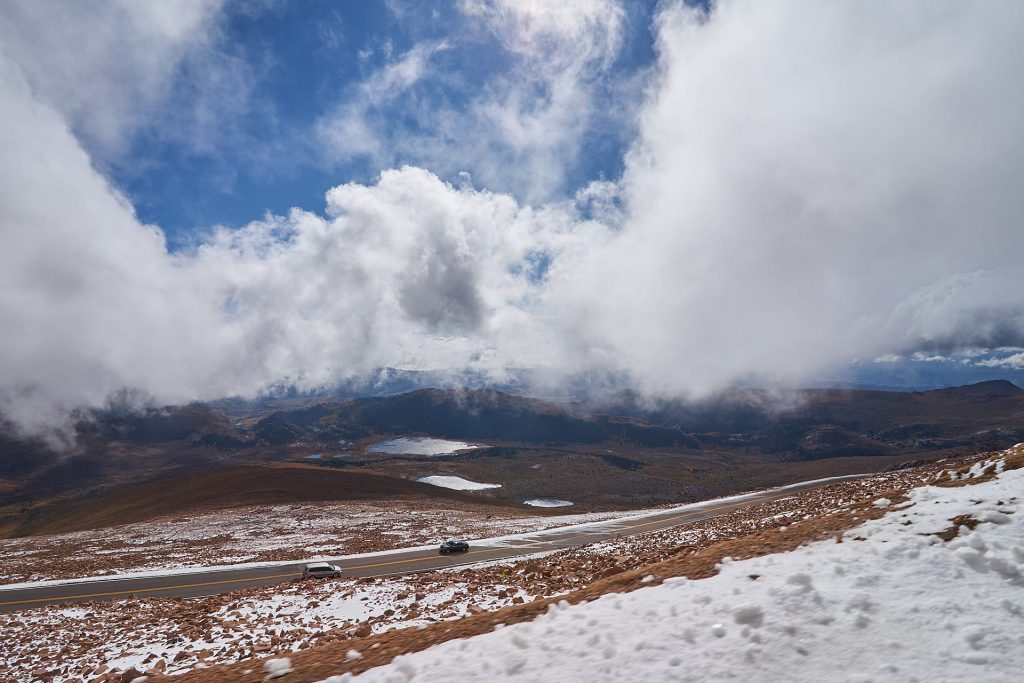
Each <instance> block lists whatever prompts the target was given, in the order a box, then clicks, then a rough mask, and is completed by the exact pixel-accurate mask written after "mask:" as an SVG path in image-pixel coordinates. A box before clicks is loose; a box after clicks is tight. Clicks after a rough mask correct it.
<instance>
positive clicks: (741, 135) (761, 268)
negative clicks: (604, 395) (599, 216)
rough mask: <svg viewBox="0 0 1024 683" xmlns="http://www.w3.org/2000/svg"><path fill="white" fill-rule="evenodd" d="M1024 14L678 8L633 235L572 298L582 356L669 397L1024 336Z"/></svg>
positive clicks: (634, 174)
mask: <svg viewBox="0 0 1024 683" xmlns="http://www.w3.org/2000/svg"><path fill="white" fill-rule="evenodd" d="M1022 15H1024V6H1021V5H1020V4H1018V3H985V4H982V5H963V4H955V3H932V2H903V3H898V4H895V5H874V6H872V8H871V10H870V11H866V10H865V9H864V7H863V6H862V5H859V4H857V3H851V2H831V3H810V4H807V3H804V4H794V3H789V2H781V1H780V2H775V1H770V0H768V1H763V2H746V1H743V0H737V1H733V2H721V3H718V4H716V6H715V10H714V12H713V13H712V14H711V15H710V17H705V16H704V15H702V14H701V12H700V11H699V10H696V9H690V8H686V7H684V6H682V5H680V4H678V3H672V4H668V5H666V6H665V7H664V8H663V11H662V12H661V13H660V15H659V18H658V21H657V32H658V50H659V76H658V79H657V83H656V84H655V85H654V86H653V87H652V89H651V92H650V96H649V98H648V100H647V102H646V103H645V104H644V106H643V109H642V115H641V119H640V131H641V135H640V140H639V141H638V143H637V144H636V145H635V146H634V148H633V149H632V150H631V152H630V154H629V156H628V159H627V162H628V163H627V170H626V174H625V177H624V179H623V183H622V184H623V193H624V196H625V197H626V200H627V212H628V216H629V217H628V219H627V221H626V224H625V226H624V228H623V230H622V232H621V236H620V237H619V238H617V239H615V240H614V241H613V242H612V243H610V244H609V245H608V247H607V248H606V249H600V250H596V251H595V252H594V253H593V254H592V255H591V256H590V258H589V259H588V260H587V261H586V263H584V264H583V265H582V266H581V267H579V268H572V269H559V271H558V275H559V277H560V280H559V281H558V282H557V283H556V284H553V287H554V288H555V289H556V291H557V292H558V295H559V296H560V297H562V300H563V306H564V316H565V317H566V318H570V317H573V318H575V321H576V329H577V330H578V333H579V335H578V338H579V339H580V342H579V346H580V347H581V349H582V350H584V351H586V352H588V353H590V354H592V356H593V358H594V362H598V363H603V362H615V363H618V364H619V365H620V366H621V367H622V368H624V369H627V370H629V371H630V372H632V373H633V375H634V376H635V377H636V378H637V380H638V381H639V382H640V383H641V384H642V385H643V386H645V387H648V388H649V389H651V390H660V391H665V392H678V391H695V392H702V391H710V390H713V389H715V388H717V387H721V386H722V385H723V384H724V383H729V382H732V381H736V380H739V379H743V378H748V377H750V376H752V375H753V376H760V377H763V378H769V379H770V378H779V379H784V380H789V381H800V380H801V379H805V378H807V377H809V376H811V375H813V374H814V373H816V372H819V371H820V370H822V369H823V368H827V367H829V366H834V365H837V364H840V363H842V362H843V361H844V360H846V359H849V358H854V357H875V356H878V355H881V354H884V353H890V352H896V351H901V350H903V349H908V347H909V350H912V349H913V348H915V345H916V348H921V346H920V344H921V343H922V341H927V340H936V341H942V342H944V343H947V342H948V343H961V344H969V345H973V346H987V345H992V344H993V342H994V341H995V343H1000V342H998V341H996V340H994V339H991V337H999V336H1000V335H1001V334H1003V333H1007V334H1009V335H1014V334H1015V335H1017V338H1018V339H1019V338H1020V336H1021V335H1022V333H1024V319H1022V318H1021V312H1022V310H1024V300H1022V295H1021V292H1022V291H1024V290H1022V288H1021V283H1022V282H1024V277H1022V271H1021V269H1020V266H1019V262H1020V257H1019V255H1020V254H1021V253H1024V231H1022V230H1020V229H1019V219H1020V215H1021V208H1022V207H1021V203H1020V193H1019V191H1018V189H1016V188H1017V186H1019V181H1020V179H1021V178H1024V154H1022V152H1024V149H1022V147H1024V133H1022V124H1021V122H1022V121H1024V115H1022V114H1024V91H1022V90H1021V89H1020V88H1017V87H1016V85H1015V84H1016V82H1017V81H1018V80H1019V77H1018V74H1017V70H1016V66H1015V65H1016V64H1017V62H1018V61H1019V59H1018V57H1019V40H1018V39H1017V37H1016V36H1017V33H1018V31H1019V30H1020V28H1021V27H1022V26H1024V16H1022ZM1000 321H1001V323H1000ZM986 337H989V339H986ZM1002 343H1006V342H1002Z"/></svg>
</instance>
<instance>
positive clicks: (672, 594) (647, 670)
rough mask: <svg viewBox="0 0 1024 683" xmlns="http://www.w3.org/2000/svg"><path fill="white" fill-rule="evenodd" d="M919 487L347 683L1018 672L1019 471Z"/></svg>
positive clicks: (1008, 677) (996, 681)
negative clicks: (876, 515)
mask: <svg viewBox="0 0 1024 683" xmlns="http://www.w3.org/2000/svg"><path fill="white" fill-rule="evenodd" d="M1002 469H1003V465H1002V463H1001V462H1000V461H999V459H994V460H993V461H991V462H990V464H989V465H982V466H981V467H978V468H975V470H976V471H975V470H971V471H970V472H969V473H968V478H977V477H980V476H982V475H984V474H985V473H986V472H992V473H995V472H998V473H999V474H998V475H997V476H996V477H995V478H993V479H990V480H988V481H984V482H982V483H978V484H974V485H968V486H963V487H954V488H947V487H939V486H925V487H921V488H918V489H915V490H913V491H912V492H911V493H910V495H909V500H908V501H906V502H904V503H901V504H893V503H892V502H891V501H887V500H886V501H882V500H879V501H878V508H880V509H887V510H888V514H886V515H885V516H884V517H883V518H881V519H877V520H874V521H869V522H866V523H865V524H863V525H862V526H859V527H856V528H854V529H852V530H850V531H849V532H847V533H846V534H845V535H844V536H843V537H842V539H841V542H836V541H835V540H830V541H821V542H817V543H813V544H810V545H807V546H804V547H802V548H800V549H798V550H795V551H792V552H789V553H784V554H775V555H766V556H762V557H758V558H754V559H750V560H744V561H739V562H725V563H723V565H722V567H721V571H720V572H719V574H718V575H716V576H714V577H712V578H708V579H703V580H699V581H690V580H686V579H682V578H680V579H669V580H667V581H666V582H665V583H664V584H662V585H658V586H653V587H651V588H645V589H640V590H636V591H634V592H631V593H627V594H611V595H606V596H604V597H601V598H599V599H597V600H595V601H593V602H590V603H584V604H579V605H574V606H570V605H568V604H567V603H563V604H561V605H558V606H553V607H552V608H551V610H550V611H549V612H548V613H547V614H545V615H544V616H543V617H541V618H539V619H537V620H535V621H533V622H528V623H522V624H517V625H513V626H509V627H507V628H503V629H500V630H497V631H494V632H492V633H488V634H485V635H480V636H475V637H473V638H470V639H464V640H455V641H449V642H446V643H443V644H441V645H437V646H435V647H432V648H430V649H427V650H424V651H421V652H416V653H412V654H408V655H404V656H401V657H399V658H397V659H396V660H395V661H393V662H392V663H391V664H388V665H385V666H381V667H377V668H374V669H370V670H369V671H367V672H365V673H363V674H362V675H360V676H357V677H355V678H354V679H353V678H352V677H351V676H350V675H349V674H345V675H342V676H336V677H331V678H329V679H327V680H328V682H329V683H342V682H343V681H349V680H352V681H354V683H373V682H376V681H380V682H382V683H383V682H385V681H387V682H388V683H402V682H406V681H421V680H422V681H431V680H448V681H474V680H488V681H499V682H500V681H529V680H555V681H615V682H619V681H723V680H744V681H808V682H814V683H818V682H820V681H844V682H845V683H867V682H868V681H922V682H924V681H927V682H928V683H935V682H937V681H986V682H987V683H1002V682H1006V683H1010V682H1011V681H1020V680H1022V674H1021V672H1022V671H1024V515H1021V514H1019V510H1020V508H1021V503H1022V498H1024V469H1016V470H1009V471H1005V472H1004V471H1002Z"/></svg>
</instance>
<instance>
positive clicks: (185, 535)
mask: <svg viewBox="0 0 1024 683" xmlns="http://www.w3.org/2000/svg"><path fill="white" fill-rule="evenodd" d="M629 514H636V512H635V511H634V512H632V513H630V512H611V513H589V514H582V515H559V516H552V517H532V516H529V517H528V516H522V517H516V516H511V515H508V516H501V515H499V514H495V513H494V509H493V508H483V507H481V508H480V509H479V510H472V509H466V510H452V509H450V508H445V507H441V506H437V505H436V504H435V506H434V507H429V505H428V504H427V503H425V502H419V503H409V502H394V501H391V502H385V503H379V504H375V503H319V504H295V505H275V506H259V507H256V506H253V507H247V508H238V509H234V510H223V511H219V512H211V513H207V514H201V515H188V516H178V517H169V518H164V519H157V520H152V521H147V522H140V523H136V524H126V525H123V526H118V527H114V528H110V529H97V530H95V531H81V532H74V533H67V534H54V535H50V536H33V537H29V538H12V539H0V557H2V558H3V562H0V584H13V583H25V582H38V581H45V580H55V579H69V578H74V577H98V576H113V575H121V574H133V573H146V572H152V571H154V570H174V569H185V568H199V567H210V566H218V565H228V564H232V565H239V564H244V563H249V564H260V565H267V564H273V563H275V562H276V563H280V562H285V561H302V560H306V559H309V558H318V557H339V556H342V555H350V554H352V553H366V552H377V551H383V550H391V549H395V548H408V547H414V546H419V545H424V544H434V543H440V542H441V541H442V540H444V539H446V538H454V537H459V538H465V539H468V540H474V539H479V538H484V537H492V536H505V535H508V534H516V533H525V532H528V531H537V530H541V529H548V528H551V527H560V526H565V525H568V524H580V523H584V522H590V521H597V520H602V519H611V518H617V517H622V516H626V515H629Z"/></svg>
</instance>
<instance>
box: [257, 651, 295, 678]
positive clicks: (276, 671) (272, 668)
mask: <svg viewBox="0 0 1024 683" xmlns="http://www.w3.org/2000/svg"><path fill="white" fill-rule="evenodd" d="M263 670H264V671H266V672H267V676H266V678H264V679H263V680H265V681H269V680H273V679H275V678H281V677H282V676H286V675H288V674H290V673H291V672H292V671H294V669H292V660H290V659H288V658H287V657H281V658H280V659H268V660H267V661H266V662H265V663H264V664H263Z"/></svg>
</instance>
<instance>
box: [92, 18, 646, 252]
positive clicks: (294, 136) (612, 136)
mask: <svg viewBox="0 0 1024 683" xmlns="http://www.w3.org/2000/svg"><path fill="white" fill-rule="evenodd" d="M625 8H626V21H625V23H624V31H623V41H622V46H621V48H620V49H619V50H618V51H617V52H616V55H615V56H614V61H613V63H612V64H611V65H610V68H609V69H608V70H607V72H606V73H603V74H602V75H601V79H602V80H603V81H605V82H606V84H615V83H619V82H621V81H624V80H626V79H628V78H631V77H635V76H637V75H639V74H642V72H643V71H644V70H645V69H649V68H650V67H651V64H652V63H653V60H654V51H653V45H652V40H653V38H652V34H651V28H650V25H651V19H652V12H653V9H654V3H649V2H633V3H627V4H626V5H625ZM466 24H467V19H466V17H465V16H463V15H462V13H461V12H460V11H459V10H458V8H457V7H456V5H455V3H452V2H409V3H396V2H358V3H338V2H329V1H326V0H309V1H306V2H271V3H258V2H251V3H250V2H233V3H231V2H229V3H228V4H227V5H226V6H225V7H224V9H223V13H222V15H221V16H220V18H219V20H218V26H217V31H216V34H215V38H214V39H213V40H212V44H211V46H210V47H209V48H208V50H209V51H212V52H214V53H216V56H215V57H214V58H213V59H212V60H211V58H210V57H209V56H208V55H206V56H204V58H203V59H199V60H195V61H189V60H185V61H184V62H183V63H182V64H181V65H180V67H179V68H178V69H177V70H176V73H175V75H174V78H173V82H172V83H171V85H170V87H169V89H168V95H167V97H166V100H165V101H164V102H163V103H162V109H163V111H162V112H161V113H160V115H159V116H158V117H157V118H156V119H155V121H156V122H157V123H158V124H159V125H156V126H146V125H143V126H140V127H138V128H137V129H134V130H132V131H130V132H129V133H128V140H127V144H126V147H125V149H123V150H118V151H117V153H115V154H105V153H104V150H103V149H102V148H101V147H100V146H89V145H88V136H85V137H84V139H85V141H86V145H87V146H89V147H91V148H90V152H92V154H93V157H94V160H95V161H96V162H97V163H98V165H99V166H100V167H101V168H102V169H103V170H104V172H105V173H106V174H107V175H108V176H109V177H110V178H111V180H112V181H113V182H114V183H115V184H116V185H117V186H118V187H119V188H121V189H122V191H124V192H125V193H126V194H127V196H128V197H129V198H130V199H131V201H132V203H133V205H134V207H135V210H136V211H137V213H138V215H139V217H140V218H141V219H142V220H143V221H145V222H149V223H154V224H156V225H159V226H160V227H161V228H162V229H163V230H164V232H165V233H166V234H167V236H168V240H169V244H170V245H171V247H172V248H176V247H180V246H181V245H182V244H186V243H188V242H189V235H190V233H192V232H193V231H199V232H201V233H205V232H206V231H208V229H209V228H210V226H213V225H218V224H222V225H226V226H231V227H238V226H241V225H245V224H246V223H249V222H250V221H252V220H257V219H259V218H260V217H262V216H263V214H264V213H265V212H268V211H269V212H271V213H275V214H283V213H285V212H287V210H288V209H289V208H291V207H293V206H298V207H303V208H306V209H309V210H320V209H321V208H322V207H323V203H324V199H323V197H324V193H325V192H326V191H327V190H328V189H329V188H331V187H333V186H335V185H338V184H341V183H344V182H349V181H355V182H361V183H371V182H373V181H374V180H375V178H376V176H377V174H378V173H379V172H380V171H381V170H383V168H382V166H381V163H380V161H381V160H380V159H377V158H369V157H368V156H366V155H355V156H353V157H349V158H339V157H337V156H332V155H331V154H330V153H326V152H325V151H324V149H323V145H322V142H321V141H320V140H318V139H317V136H316V127H317V124H318V122H319V121H321V119H323V118H324V117H325V116H329V115H330V113H331V112H332V111H335V110H337V109H338V108H339V107H344V106H345V104H346V102H348V101H349V100H352V99H357V98H358V97H359V94H358V88H359V85H360V84H361V83H363V82H365V81H367V80H368V79H372V78H373V76H374V74H375V73H378V72H380V71H381V70H382V69H386V68H387V67H388V65H389V64H394V63H395V62H396V61H399V60H400V59H401V58H402V56H403V55H405V54H407V53H408V52H409V51H410V50H413V49H414V48H415V47H416V46H417V45H422V44H425V43H431V42H442V41H443V42H444V43H446V46H445V48H444V49H443V50H440V51H439V52H438V53H436V54H434V55H433V56H432V57H431V63H432V64H431V66H432V73H431V74H430V75H429V76H427V77H425V78H424V79H423V81H422V82H421V83H418V84H417V85H416V86H415V92H414V95H415V99H416V100H417V102H416V103H415V105H414V104H413V103H412V102H411V99H412V98H410V97H400V98H398V99H396V100H395V101H392V102H386V103H384V104H383V105H382V106H381V107H379V108H378V109H377V110H376V111H375V116H377V117H379V118H381V119H384V120H386V121H387V126H388V127H389V128H396V129H405V130H408V131H416V130H418V129H419V128H420V127H421V126H423V125H426V124H425V122H423V121H421V120H419V119H418V118H417V112H416V111H415V110H414V109H415V108H416V107H433V106H437V107H444V108H450V109H452V110H455V111H458V110H459V109H460V108H461V107H464V106H465V105H466V104H467V103H468V102H469V100H470V99H471V97H473V95H474V94H475V93H479V92H480V91H481V90H482V89H485V88H488V87H491V86H490V84H491V82H492V81H493V79H495V78H496V77H499V76H502V75H503V74H505V73H507V72H508V71H509V69H510V63H511V62H514V61H515V60H516V56H515V55H512V54H509V52H508V51H507V50H506V49H505V48H504V47H503V46H502V44H501V42H500V41H499V40H498V39H497V38H496V37H495V36H494V35H493V34H491V33H489V32H488V31H486V30H479V29H476V30H469V29H467V28H466ZM225 60H229V61H230V62H232V63H233V64H235V66H234V67H233V68H234V70H235V71H236V73H234V74H233V76H234V78H235V80H234V81H231V80H229V81H228V82H227V83H226V85H227V87H229V88H240V89H243V90H245V91H246V92H245V97H244V99H243V100H241V101H240V102H239V105H238V106H234V107H228V108H227V109H225V110H224V111H221V112H219V113H218V118H216V119H215V120H213V121H212V122H210V124H209V125H211V126H212V127H213V128H214V130H213V131H212V135H213V136H214V137H215V140H216V141H215V143H214V144H211V145H208V146H204V147H203V148H201V149H197V148H195V146H192V145H188V144H182V139H181V136H179V135H173V136H168V135H167V131H166V130H165V129H164V127H163V126H164V125H166V124H165V123H164V122H166V121H172V122H174V123H172V124H171V125H181V126H184V127H187V126H188V125H189V124H188V122H189V120H190V115H191V114H192V113H193V109H194V108H195V107H196V106H197V100H198V99H200V98H202V97H208V96H209V93H207V92H202V91H198V90H197V89H196V88H195V87H194V81H195V80H196V73H195V72H196V70H197V69H203V68H208V66H209V63H210V61H216V62H217V63H218V65H223V62H224V61H225ZM596 89H597V90H598V92H599V97H601V98H603V99H605V100H606V101H607V103H608V104H609V105H611V106H615V107H618V106H624V105H623V103H621V102H619V101H617V98H618V97H621V94H618V93H614V92H611V86H610V85H605V86H601V85H600V84H599V85H598V86H597V88H596ZM178 116H180V117H181V118H180V119H177V118H176V117H178ZM631 136H632V130H631V129H630V127H629V126H628V125H623V122H622V121H621V120H614V121H613V120H610V119H608V118H600V117H599V118H597V119H596V120H594V121H592V122H590V123H588V125H587V126H586V129H585V130H584V131H582V134H581V138H582V141H583V142H582V145H583V147H584V148H585V150H586V153H585V154H580V155H579V156H578V158H575V159H568V160H566V162H567V163H566V175H565V178H564V181H563V182H561V183H558V184H557V186H555V187H550V188H548V191H549V192H550V194H548V195H546V196H545V197H543V198H544V199H549V198H551V197H554V196H571V195H572V194H573V193H574V192H575V191H576V190H578V189H579V188H580V187H583V186H584V185H585V184H586V183H587V182H589V181H590V180H593V179H598V178H607V179H615V178H617V177H618V176H619V175H620V174H621V172H622V163H623V154H624V152H625V149H626V147H627V145H628V144H629V142H630V141H631ZM407 152H408V150H405V149H402V148H397V149H395V150H393V153H391V154H390V155H389V156H388V157H387V159H386V161H387V162H388V163H386V164H384V167H391V166H399V165H401V164H404V163H416V162H422V161H423V159H422V158H417V157H416V156H415V155H410V154H408V153H407ZM466 164H467V165H466V168H465V169H462V170H466V171H468V172H470V173H473V171H474V168H473V165H472V160H469V159H467V160H466ZM438 172H439V174H440V175H442V177H445V178H446V179H448V180H457V177H455V176H456V174H453V173H447V174H445V173H444V172H443V169H442V170H440V171H438ZM499 185H500V184H499ZM492 189H499V190H504V191H510V192H513V193H516V191H517V190H518V189H519V188H517V187H516V186H515V184H513V183H510V184H508V185H505V186H500V187H496V188H492Z"/></svg>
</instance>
